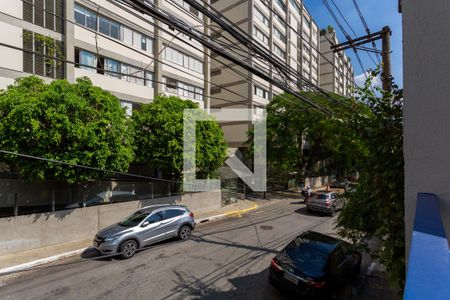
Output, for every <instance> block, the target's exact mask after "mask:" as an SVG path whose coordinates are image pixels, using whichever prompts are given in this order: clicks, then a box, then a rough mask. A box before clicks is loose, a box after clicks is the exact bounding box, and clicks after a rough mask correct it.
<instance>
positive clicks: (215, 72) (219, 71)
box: [211, 69, 222, 77]
mask: <svg viewBox="0 0 450 300" xmlns="http://www.w3.org/2000/svg"><path fill="white" fill-rule="evenodd" d="M220 74H222V70H221V69H218V70H213V71H211V77H214V76H218V75H220Z"/></svg>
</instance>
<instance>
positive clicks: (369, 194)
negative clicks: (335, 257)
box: [338, 72, 405, 287]
mask: <svg viewBox="0 0 450 300" xmlns="http://www.w3.org/2000/svg"><path fill="white" fill-rule="evenodd" d="M377 75H378V72H374V74H372V76H371V77H370V78H368V80H367V81H366V84H365V86H364V88H362V89H359V90H358V94H359V97H358V98H359V101H361V102H363V103H365V104H366V105H367V106H368V107H369V108H370V112H369V113H366V114H360V115H354V116H353V117H352V119H351V120H350V123H351V124H353V125H352V126H353V129H354V132H356V133H357V134H358V138H359V140H360V141H361V143H363V144H364V145H365V147H366V149H367V155H365V156H363V157H361V158H360V159H359V170H360V179H359V184H358V186H357V188H356V191H355V192H354V193H351V194H350V196H349V201H348V202H347V204H346V205H345V207H344V209H343V211H342V212H341V214H340V215H339V218H338V226H339V234H340V235H342V236H344V237H347V238H350V239H353V240H355V241H356V240H361V239H362V237H364V236H366V235H369V236H374V237H377V238H378V239H379V240H380V241H381V245H380V247H379V248H378V249H375V250H374V251H373V253H372V254H373V255H374V256H376V257H378V258H379V260H380V261H381V263H383V264H384V265H385V266H386V268H387V271H388V275H389V277H390V279H391V281H392V282H394V283H396V284H397V285H398V286H400V287H403V285H404V280H405V240H404V235H405V232H404V230H405V227H404V220H403V217H404V160H403V119H402V117H403V116H402V109H403V91H402V90H401V89H399V88H398V87H397V86H396V85H393V89H392V91H391V92H383V91H382V90H381V88H379V87H375V88H373V89H372V87H371V82H372V79H373V76H377Z"/></svg>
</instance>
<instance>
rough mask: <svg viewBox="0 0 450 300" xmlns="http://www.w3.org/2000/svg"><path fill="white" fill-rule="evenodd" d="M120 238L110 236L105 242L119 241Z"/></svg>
mask: <svg viewBox="0 0 450 300" xmlns="http://www.w3.org/2000/svg"><path fill="white" fill-rule="evenodd" d="M118 237H119V236H118V235H113V236H108V237H107V238H105V242H111V241H114V240H117V238H118Z"/></svg>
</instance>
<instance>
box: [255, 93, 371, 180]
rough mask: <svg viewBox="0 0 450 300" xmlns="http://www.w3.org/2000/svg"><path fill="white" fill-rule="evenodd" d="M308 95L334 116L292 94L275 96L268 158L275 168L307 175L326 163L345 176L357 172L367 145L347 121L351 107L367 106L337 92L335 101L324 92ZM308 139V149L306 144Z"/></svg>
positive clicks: (269, 108) (271, 106)
mask: <svg viewBox="0 0 450 300" xmlns="http://www.w3.org/2000/svg"><path fill="white" fill-rule="evenodd" d="M308 97H309V98H310V99H312V100H313V101H315V102H316V103H318V104H320V105H321V106H322V107H325V108H328V109H330V110H332V111H334V115H333V116H331V117H330V116H328V115H325V114H323V113H322V112H320V111H318V110H316V109H314V108H312V107H311V106H309V105H308V104H306V103H304V102H302V101H300V100H299V99H297V98H296V97H295V96H293V95H290V94H282V95H279V96H275V97H274V99H273V100H272V101H271V103H270V104H269V105H268V106H267V139H268V143H267V158H268V162H269V165H270V168H271V170H276V171H277V172H278V173H290V172H297V173H299V174H306V173H312V172H314V170H315V169H316V165H317V164H318V163H319V162H323V163H326V166H327V167H328V168H329V169H332V170H333V171H336V172H338V173H339V174H341V175H342V176H345V174H346V173H347V172H354V171H355V170H356V169H357V157H359V156H360V155H361V153H363V152H364V147H363V145H361V144H360V143H359V140H358V139H357V138H355V133H354V131H353V130H352V129H351V128H349V126H347V125H348V124H347V120H348V118H349V109H354V110H355V111H360V110H363V109H364V106H363V105H361V104H360V103H357V102H355V101H354V100H352V99H346V98H344V97H341V96H338V95H334V94H330V97H332V98H333V99H334V101H332V102H331V103H330V99H329V98H327V97H325V96H324V95H323V94H320V93H313V92H309V93H308ZM336 101H337V102H340V103H341V105H340V106H338V105H337V104H336V103H335V102H336ZM250 135H252V134H251V133H250ZM305 138H306V139H307V141H308V143H309V147H308V149H307V150H305V149H304V147H303V145H302V141H303V140H304V139H305ZM250 140H251V139H250Z"/></svg>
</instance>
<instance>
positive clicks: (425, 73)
mask: <svg viewBox="0 0 450 300" xmlns="http://www.w3.org/2000/svg"><path fill="white" fill-rule="evenodd" d="M449 28H450V1H448V0H432V1H420V0H410V1H403V61H404V63H403V65H404V71H403V74H404V98H405V106H404V112H403V115H404V155H405V222H406V246H407V253H409V246H410V240H411V234H412V225H413V220H414V212H415V207H416V196H417V193H418V192H431V193H435V194H437V196H438V197H439V202H440V208H441V214H442V220H443V222H444V226H445V227H446V232H447V236H448V234H449V233H450V159H449V148H450V117H449V116H450V75H449V74H450V73H449V72H450V71H449V70H450V51H449V50H448V49H450V35H449V33H448V30H449Z"/></svg>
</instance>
